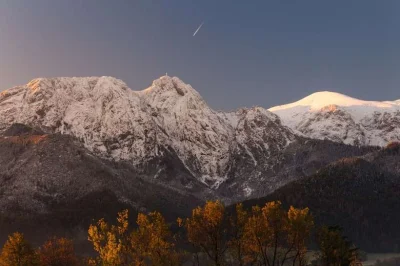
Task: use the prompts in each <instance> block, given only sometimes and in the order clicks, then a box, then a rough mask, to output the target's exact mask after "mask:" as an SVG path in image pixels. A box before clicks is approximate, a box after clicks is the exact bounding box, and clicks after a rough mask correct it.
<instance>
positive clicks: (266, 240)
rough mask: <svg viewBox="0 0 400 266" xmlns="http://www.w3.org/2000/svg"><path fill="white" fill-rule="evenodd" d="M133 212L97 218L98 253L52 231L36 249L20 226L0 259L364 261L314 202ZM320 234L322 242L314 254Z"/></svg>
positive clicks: (16, 264)
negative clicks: (173, 218) (172, 214)
mask: <svg viewBox="0 0 400 266" xmlns="http://www.w3.org/2000/svg"><path fill="white" fill-rule="evenodd" d="M128 218H129V214H128V211H127V210H124V211H121V212H119V213H118V215H117V219H116V222H115V223H114V224H111V223H109V222H107V221H105V220H104V219H100V220H99V221H97V222H96V223H93V224H91V225H90V226H89V229H88V241H90V243H91V244H92V246H93V249H94V251H95V253H96V256H95V257H93V258H79V257H78V256H77V255H76V252H75V250H74V246H73V242H72V241H71V240H69V239H66V238H56V237H53V238H50V239H49V240H48V241H46V242H45V243H44V244H43V245H42V246H40V247H39V248H37V249H34V248H33V247H32V246H31V244H30V243H29V242H28V241H27V240H26V239H25V238H24V236H23V234H21V233H18V232H17V233H14V234H12V235H10V236H9V237H8V240H7V241H6V243H5V244H4V246H3V248H2V250H1V253H0V266H81V265H82V266H83V265H85V266H128V265H129V266H131V265H132V266H146V265H155V266H175V265H196V266H202V265H215V266H226V265H238V266H284V265H292V266H305V265H318V266H356V265H361V264H360V261H359V257H358V252H357V248H355V247H354V245H352V244H351V242H350V241H348V240H347V239H346V237H344V236H343V234H342V231H341V229H340V228H338V227H326V226H323V227H321V228H318V229H316V227H315V224H314V219H313V217H312V215H311V213H310V210H309V209H308V208H302V209H301V208H295V207H293V206H292V207H290V208H289V209H288V210H285V209H284V208H283V206H282V204H281V202H279V201H273V202H268V203H266V204H265V205H264V206H262V207H259V206H254V207H252V208H251V209H249V210H247V209H245V208H244V207H243V205H242V204H237V205H236V207H235V210H234V211H233V212H228V211H227V209H226V208H225V206H224V205H223V204H222V202H220V201H208V202H206V204H205V205H204V206H199V207H197V208H195V209H194V210H192V214H191V216H189V217H188V218H178V219H177V222H176V224H173V225H171V224H168V223H167V222H166V220H165V219H164V217H163V216H162V215H161V213H159V212H150V213H147V214H145V213H139V214H138V216H137V219H136V226H135V227H134V228H133V226H131V225H130V224H129V221H128ZM171 226H175V227H177V229H176V230H174V233H172V230H171ZM313 239H315V240H314V242H316V243H317V246H318V250H317V251H314V252H313V254H311V252H310V250H309V249H308V247H309V244H310V242H311V241H312V240H313ZM313 259H314V260H313ZM312 260H313V261H312Z"/></svg>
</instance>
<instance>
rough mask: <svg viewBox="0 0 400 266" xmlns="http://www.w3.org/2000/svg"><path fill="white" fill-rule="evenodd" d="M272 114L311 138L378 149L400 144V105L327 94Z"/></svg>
mask: <svg viewBox="0 0 400 266" xmlns="http://www.w3.org/2000/svg"><path fill="white" fill-rule="evenodd" d="M269 111H271V112H273V113H275V114H277V115H278V116H279V117H280V118H281V120H282V123H283V124H285V125H287V126H289V127H290V128H292V129H293V130H295V131H298V132H300V133H302V134H303V135H305V136H307V137H310V138H316V139H329V140H333V141H336V142H343V143H346V144H352V145H377V146H384V145H386V144H387V143H388V142H390V141H399V140H400V101H383V102H378V101H362V100H358V99H355V98H351V97H349V96H346V95H343V94H339V93H335V92H329V91H323V92H316V93H313V94H311V95H309V96H307V97H305V98H303V99H301V100H299V101H297V102H294V103H290V104H286V105H281V106H276V107H273V108H270V109H269Z"/></svg>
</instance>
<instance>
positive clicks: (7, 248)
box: [0, 232, 38, 266]
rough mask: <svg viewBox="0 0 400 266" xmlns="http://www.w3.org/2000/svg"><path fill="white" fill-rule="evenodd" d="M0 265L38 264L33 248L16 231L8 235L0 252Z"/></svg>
mask: <svg viewBox="0 0 400 266" xmlns="http://www.w3.org/2000/svg"><path fill="white" fill-rule="evenodd" d="M0 265H1V266H36V265H38V260H37V256H36V253H35V250H34V249H33V248H32V246H31V245H30V244H29V242H28V241H27V240H26V239H25V238H24V235H23V234H21V233H19V232H16V233H13V234H12V235H10V236H8V239H7V241H6V243H5V244H4V246H3V248H2V250H1V253H0Z"/></svg>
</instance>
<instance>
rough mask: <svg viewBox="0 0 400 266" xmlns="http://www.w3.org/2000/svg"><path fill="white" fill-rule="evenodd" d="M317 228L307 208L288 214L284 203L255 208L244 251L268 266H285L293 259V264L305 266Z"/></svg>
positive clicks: (272, 203) (246, 228) (246, 235)
mask: <svg viewBox="0 0 400 266" xmlns="http://www.w3.org/2000/svg"><path fill="white" fill-rule="evenodd" d="M313 225H314V223H313V219H312V216H311V215H310V214H309V210H308V209H307V208H306V209H296V208H294V207H291V208H290V209H289V211H288V212H286V211H285V210H284V209H283V207H282V204H281V202H280V201H273V202H268V203H266V204H265V206H264V207H262V208H260V207H258V206H255V207H253V208H252V211H251V214H250V215H249V218H248V220H247V222H246V225H245V228H244V233H243V243H244V251H245V252H246V253H247V254H249V256H250V258H252V259H254V260H256V261H257V262H258V263H259V264H261V265H264V266H279V265H284V264H285V263H287V261H288V260H290V259H291V260H292V263H293V265H295V264H296V262H298V263H297V264H299V265H304V260H305V253H306V251H307V249H306V244H307V241H308V239H309V236H310V232H311V229H312V227H313Z"/></svg>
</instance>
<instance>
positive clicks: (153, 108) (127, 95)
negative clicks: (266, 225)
mask: <svg viewBox="0 0 400 266" xmlns="http://www.w3.org/2000/svg"><path fill="white" fill-rule="evenodd" d="M14 123H21V124H26V125H30V126H33V127H37V128H40V129H41V130H43V131H44V132H46V133H61V134H68V135H72V136H74V137H76V138H77V139H79V140H80V141H81V142H82V143H84V145H85V147H86V148H87V149H89V150H90V151H91V152H93V153H94V154H96V155H98V156H100V157H102V158H108V159H113V160H116V161H127V162H130V163H131V164H132V165H133V166H137V168H138V169H139V168H141V169H143V168H146V165H148V164H149V162H154V161H157V160H160V158H164V157H165V153H169V152H170V153H172V154H175V155H176V157H177V159H178V160H180V162H181V163H182V165H184V166H185V168H186V170H187V172H188V173H189V175H188V176H191V178H192V180H190V178H189V177H185V178H184V179H185V181H183V182H181V183H184V184H183V185H184V186H187V187H188V188H190V187H192V186H193V184H194V183H196V182H198V181H200V182H201V183H203V184H205V185H207V186H208V187H210V188H214V189H215V188H218V187H219V186H220V184H221V183H223V182H224V181H225V180H228V179H229V178H230V175H231V173H232V171H233V168H234V167H233V166H234V165H235V164H236V163H235V162H234V160H235V159H234V158H236V157H238V156H240V154H243V156H244V158H243V159H241V161H240V163H241V164H242V165H243V166H245V165H248V166H250V167H254V166H257V165H258V166H259V167H266V166H267V165H266V158H270V157H271V156H272V155H274V154H275V153H276V152H277V151H280V150H282V149H284V148H285V147H286V146H287V145H289V143H291V142H292V141H294V140H295V139H296V138H297V137H296V135H295V134H294V133H293V132H292V131H291V130H290V129H289V128H287V127H285V126H282V125H281V123H280V120H279V118H278V117H277V116H276V115H274V114H273V113H271V112H269V111H267V110H265V109H263V108H252V109H241V110H239V111H237V112H234V113H220V112H216V111H214V110H212V109H211V108H210V107H208V105H207V104H206V103H205V102H204V100H203V99H202V98H201V96H200V95H199V94H198V93H197V91H195V90H194V89H193V88H192V87H191V86H190V85H187V84H185V83H183V82H182V81H181V80H180V79H178V78H175V77H174V78H171V77H167V76H164V77H161V78H160V79H158V80H155V81H154V82H153V84H152V85H151V86H150V87H149V88H148V89H145V90H143V91H132V90H130V89H129V88H128V87H127V85H126V84H125V83H123V82H122V81H120V80H117V79H114V78H111V77H100V78H97V77H91V78H53V79H36V80H33V81H31V82H30V83H28V84H27V85H25V86H20V87H15V88H12V89H10V90H6V91H3V92H2V93H1V95H0V132H1V131H3V132H4V131H5V130H6V129H7V128H8V127H10V126H11V125H12V124H14ZM235 167H237V166H235ZM267 167H269V166H267ZM164 170H165V169H164V168H163V167H162V166H156V168H155V173H154V176H153V178H160V176H161V175H162V173H163V171H164ZM257 175H259V173H257ZM169 179H171V178H169ZM170 181H171V182H175V181H172V180H170ZM244 189H245V188H244ZM243 193H244V195H249V196H250V194H251V193H250V192H249V191H248V190H247V192H246V191H245V192H243Z"/></svg>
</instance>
